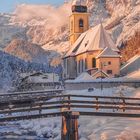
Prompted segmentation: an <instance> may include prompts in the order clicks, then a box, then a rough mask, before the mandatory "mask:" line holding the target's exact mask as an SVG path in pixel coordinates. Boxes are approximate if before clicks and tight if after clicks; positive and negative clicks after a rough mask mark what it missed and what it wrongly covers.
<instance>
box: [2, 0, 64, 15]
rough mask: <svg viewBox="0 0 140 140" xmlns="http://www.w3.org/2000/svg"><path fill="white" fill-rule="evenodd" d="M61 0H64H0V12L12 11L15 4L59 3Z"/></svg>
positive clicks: (62, 0)
mask: <svg viewBox="0 0 140 140" xmlns="http://www.w3.org/2000/svg"><path fill="white" fill-rule="evenodd" d="M63 2H64V0H0V12H5V13H7V12H13V11H14V9H15V7H16V5H18V4H22V3H28V4H52V5H60V4H62V3H63Z"/></svg>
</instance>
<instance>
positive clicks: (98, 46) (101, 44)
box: [65, 24, 119, 57]
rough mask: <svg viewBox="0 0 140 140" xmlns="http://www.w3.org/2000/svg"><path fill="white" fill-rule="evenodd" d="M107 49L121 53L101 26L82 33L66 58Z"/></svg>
mask: <svg viewBox="0 0 140 140" xmlns="http://www.w3.org/2000/svg"><path fill="white" fill-rule="evenodd" d="M105 48H110V51H111V50H112V52H113V51H115V52H119V50H118V48H117V47H116V45H115V44H114V42H113V40H112V39H111V37H110V35H109V34H108V33H107V31H106V30H105V29H104V28H103V25H102V24H99V25H97V26H95V27H93V28H91V29H89V30H88V31H86V32H84V33H82V34H81V36H80V37H79V38H78V39H77V40H76V42H75V43H74V44H73V45H72V48H71V49H70V50H69V51H68V53H67V54H66V55H65V57H69V56H74V55H78V54H81V53H84V52H89V51H96V50H104V49H105ZM113 54H114V53H113Z"/></svg>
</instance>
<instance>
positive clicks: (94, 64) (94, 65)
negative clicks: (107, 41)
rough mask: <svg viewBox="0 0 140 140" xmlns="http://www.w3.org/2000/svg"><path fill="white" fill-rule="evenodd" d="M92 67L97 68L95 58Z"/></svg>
mask: <svg viewBox="0 0 140 140" xmlns="http://www.w3.org/2000/svg"><path fill="white" fill-rule="evenodd" d="M92 67H93V68H96V59H95V58H92Z"/></svg>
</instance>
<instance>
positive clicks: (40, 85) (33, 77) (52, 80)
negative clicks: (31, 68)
mask: <svg viewBox="0 0 140 140" xmlns="http://www.w3.org/2000/svg"><path fill="white" fill-rule="evenodd" d="M60 86H61V83H60V80H59V75H58V74H54V73H41V72H36V73H33V74H26V73H24V74H22V77H21V82H20V84H19V86H18V87H17V91H34V90H48V89H55V88H58V87H60Z"/></svg>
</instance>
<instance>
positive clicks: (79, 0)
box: [72, 0, 86, 6]
mask: <svg viewBox="0 0 140 140" xmlns="http://www.w3.org/2000/svg"><path fill="white" fill-rule="evenodd" d="M74 5H77V6H79V5H81V6H86V1H85V0H73V2H72V6H74Z"/></svg>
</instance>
